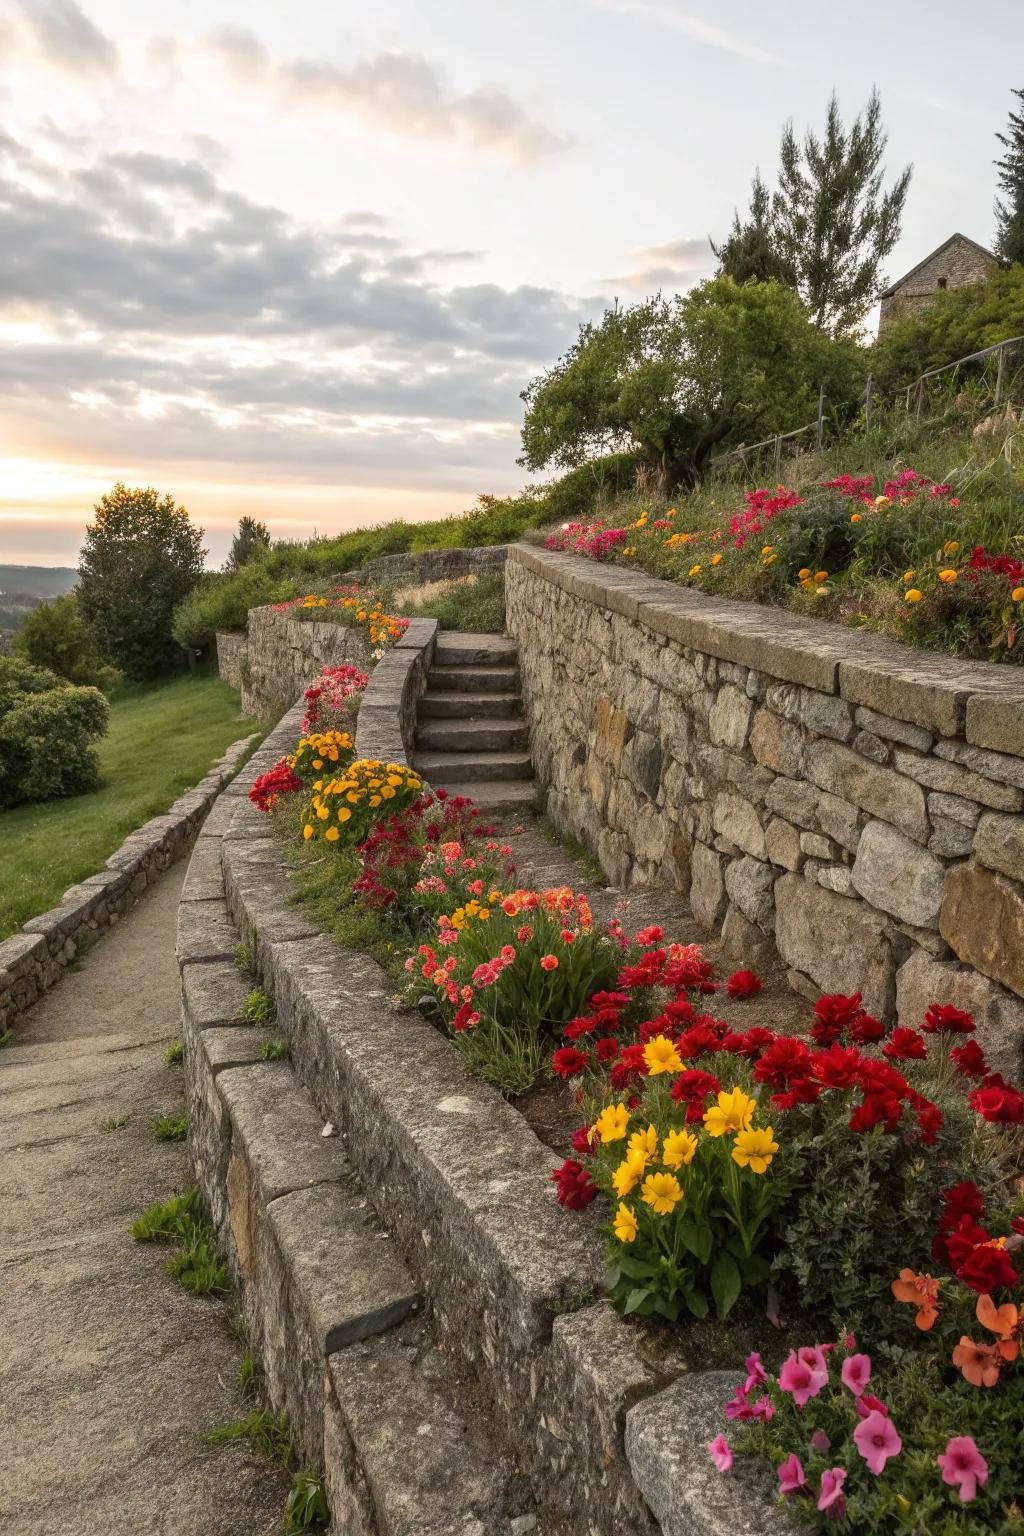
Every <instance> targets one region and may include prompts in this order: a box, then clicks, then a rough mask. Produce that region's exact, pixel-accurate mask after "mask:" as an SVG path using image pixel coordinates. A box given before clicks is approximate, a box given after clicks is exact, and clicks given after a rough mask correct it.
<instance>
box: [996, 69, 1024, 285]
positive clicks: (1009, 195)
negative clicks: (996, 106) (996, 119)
mask: <svg viewBox="0 0 1024 1536" xmlns="http://www.w3.org/2000/svg"><path fill="white" fill-rule="evenodd" d="M1013 94H1014V96H1016V97H1017V100H1018V101H1019V102H1020V103H1021V105H1022V106H1024V90H1019V91H1014V92H1013ZM996 138H997V139H998V140H999V142H1000V144H1001V145H1002V146H1003V148H1004V149H1005V150H1006V154H1005V155H1004V156H1003V158H1002V159H1001V160H997V161H996V166H997V167H998V170H999V187H1000V190H1001V191H1002V193H1003V197H1002V198H997V199H996V220H997V235H996V253H997V255H999V256H1001V257H1002V258H1003V260H1004V261H1017V262H1024V112H1011V113H1010V121H1009V124H1008V127H1007V131H1006V132H1005V133H997V134H996ZM1004 198H1005V201H1004Z"/></svg>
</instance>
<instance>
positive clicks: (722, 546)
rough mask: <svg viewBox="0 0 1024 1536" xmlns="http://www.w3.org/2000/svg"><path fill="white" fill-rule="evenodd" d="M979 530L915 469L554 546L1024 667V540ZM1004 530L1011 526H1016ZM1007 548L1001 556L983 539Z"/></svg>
mask: <svg viewBox="0 0 1024 1536" xmlns="http://www.w3.org/2000/svg"><path fill="white" fill-rule="evenodd" d="M993 521H994V523H995V526H992V524H988V525H985V524H982V523H981V522H979V519H978V516H977V513H976V509H975V511H974V512H972V511H970V510H969V509H968V508H967V507H965V506H963V505H962V503H961V498H960V497H959V496H957V495H956V494H954V487H953V486H952V485H951V484H936V483H935V482H933V481H931V480H929V479H928V478H927V477H926V476H924V475H922V474H919V473H918V472H917V471H915V470H913V469H906V470H903V471H901V472H900V473H899V474H897V475H896V476H895V477H894V478H891V479H885V480H879V481H878V482H876V481H875V479H874V477H873V476H872V475H859V476H858V475H850V474H846V475H840V476H838V477H837V478H835V479H832V480H827V481H824V482H823V483H821V484H819V485H817V486H813V487H811V488H809V489H806V490H804V491H803V492H802V493H799V492H797V491H795V490H792V489H788V488H787V487H785V486H782V485H780V486H777V487H774V488H771V489H765V488H761V489H758V490H753V491H748V492H747V493H746V494H745V496H744V499H743V505H742V506H741V507H739V508H736V509H732V508H730V507H729V506H728V505H725V506H723V507H722V508H721V509H719V510H717V511H716V510H715V504H714V502H712V503H710V505H709V506H701V507H700V508H699V509H697V508H696V507H695V508H694V509H693V510H691V509H690V508H688V506H687V505H686V504H683V505H681V506H679V507H668V508H665V509H658V510H653V511H652V510H644V511H641V512H640V514H639V516H636V517H632V518H629V519H625V520H623V522H622V523H621V524H620V525H618V526H613V525H610V524H607V523H602V522H594V523H570V524H568V525H567V526H566V527H565V528H563V529H561V530H560V531H559V532H558V533H554V534H551V535H549V536H548V538H547V547H548V548H549V549H554V550H562V551H566V552H570V553H573V554H577V555H584V556H587V557H588V558H590V559H594V560H611V561H614V562H615V563H619V564H628V565H637V566H640V567H641V568H643V569H644V570H646V571H649V572H651V573H652V574H653V575H656V576H662V577H666V578H668V579H669V580H672V581H677V582H679V583H680V584H681V585H684V586H692V587H696V588H698V589H699V590H701V591H704V592H709V593H715V594H718V595H727V596H733V597H743V598H748V599H754V600H756V601H759V602H765V603H773V604H782V605H785V606H788V607H792V608H795V609H797V610H798V611H808V610H813V611H814V612H815V613H817V614H819V615H820V616H821V617H824V618H831V619H835V620H838V621H840V622H844V623H849V624H853V625H855V626H858V627H862V628H868V629H881V630H884V631H886V632H888V633H892V634H896V635H898V636H900V637H901V638H902V639H906V640H910V641H912V642H914V643H915V644H919V645H925V646H933V647H937V648H941V649H948V650H951V651H953V652H955V653H957V654H961V655H969V656H979V657H987V658H989V659H991V660H1005V661H1015V662H1017V663H1021V662H1024V626H1022V624H1021V618H1022V614H1024V606H1022V605H1024V534H1020V533H1015V532H1013V531H1012V529H1013V523H1012V516H1011V518H1010V519H1007V520H1006V521H1004V522H1003V523H1000V522H999V519H994V520H993ZM1006 522H1008V523H1009V526H1006ZM986 527H987V528H988V532H987V533H986V534H985V536H986V537H988V538H992V537H995V538H998V539H999V540H1000V543H999V545H998V546H997V547H994V548H992V547H989V548H987V547H985V545H983V544H981V543H978V542H977V537H976V536H977V534H978V533H979V531H980V532H983V533H985V528H986Z"/></svg>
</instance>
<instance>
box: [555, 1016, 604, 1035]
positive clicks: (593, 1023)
mask: <svg viewBox="0 0 1024 1536" xmlns="http://www.w3.org/2000/svg"><path fill="white" fill-rule="evenodd" d="M596 1028H597V1020H596V1019H595V1018H594V1016H593V1014H582V1015H581V1016H580V1017H579V1018H578V1019H570V1020H569V1022H568V1024H567V1025H566V1026H565V1028H564V1029H563V1031H562V1039H563V1040H578V1039H579V1038H580V1036H581V1035H590V1034H593V1032H594V1030H595V1029H596Z"/></svg>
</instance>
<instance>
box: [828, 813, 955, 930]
mask: <svg viewBox="0 0 1024 1536" xmlns="http://www.w3.org/2000/svg"><path fill="white" fill-rule="evenodd" d="M851 878H852V882H853V886H854V889H855V890H856V891H857V892H858V893H859V894H860V895H861V896H863V897H864V900H865V901H868V902H870V903H871V905H872V906H873V907H877V908H880V909H881V911H883V912H889V913H891V914H892V916H893V917H898V918H900V919H901V921H902V922H905V923H914V924H915V925H916V926H917V927H919V928H937V927H938V920H939V908H940V907H941V905H942V893H943V887H944V882H945V878H946V870H945V866H944V865H943V864H941V863H940V862H939V860H938V859H937V858H936V857H935V855H934V854H932V853H929V852H928V851H927V849H925V848H922V847H921V845H920V844H919V843H915V842H913V841H912V839H910V838H909V837H905V836H904V835H903V833H902V832H898V831H897V830H896V828H895V827H892V826H890V825H889V824H888V822H884V821H869V822H868V824H867V826H866V827H865V828H864V831H863V832H862V834H861V839H860V842H859V843H858V845H857V857H856V859H855V861H854V865H853V871H852V877H851Z"/></svg>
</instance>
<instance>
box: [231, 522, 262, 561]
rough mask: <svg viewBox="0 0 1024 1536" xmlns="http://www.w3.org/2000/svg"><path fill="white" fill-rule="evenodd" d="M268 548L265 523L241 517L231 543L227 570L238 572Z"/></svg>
mask: <svg viewBox="0 0 1024 1536" xmlns="http://www.w3.org/2000/svg"><path fill="white" fill-rule="evenodd" d="M269 548H270V529H269V528H268V527H267V525H266V523H261V522H259V521H258V520H257V519H256V518H255V517H241V518H239V520H238V532H237V533H236V534H235V537H234V538H233V539H232V541H231V553H230V554H229V555H228V562H227V569H228V570H229V571H240V570H241V569H242V566H243V565H248V564H249V561H250V560H254V559H255V558H256V556H257V555H259V554H264V553H265V552H266V551H267V550H268V549H269Z"/></svg>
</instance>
